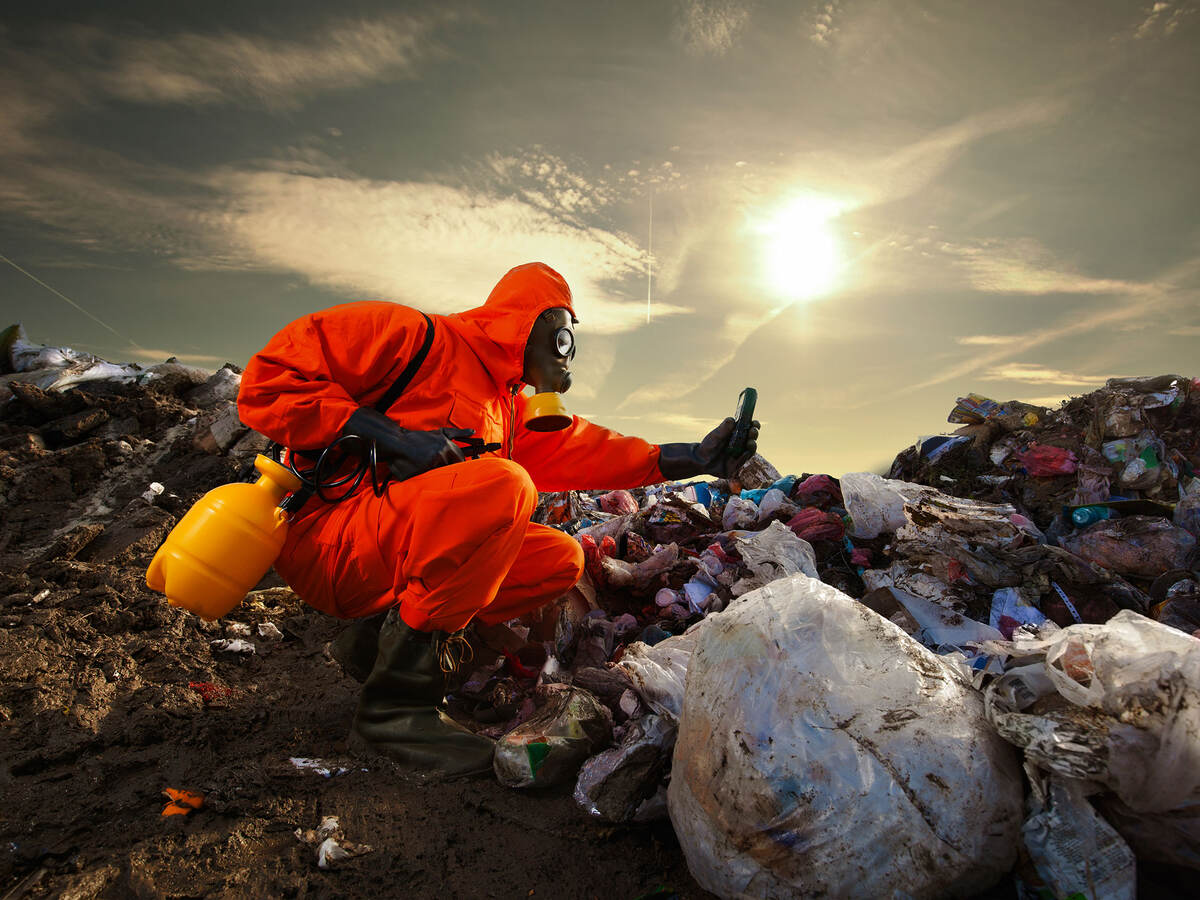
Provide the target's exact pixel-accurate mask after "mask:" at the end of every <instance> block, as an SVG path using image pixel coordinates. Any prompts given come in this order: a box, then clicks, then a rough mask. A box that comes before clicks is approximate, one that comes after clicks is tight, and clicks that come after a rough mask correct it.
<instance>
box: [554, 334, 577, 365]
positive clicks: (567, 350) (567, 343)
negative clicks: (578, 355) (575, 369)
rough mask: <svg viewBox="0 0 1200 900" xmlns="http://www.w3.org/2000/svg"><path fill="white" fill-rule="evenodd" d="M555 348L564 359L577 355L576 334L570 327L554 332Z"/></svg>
mask: <svg viewBox="0 0 1200 900" xmlns="http://www.w3.org/2000/svg"><path fill="white" fill-rule="evenodd" d="M554 349H555V350H556V351H557V352H558V355H559V356H561V357H563V358H564V359H569V358H570V357H572V356H574V355H575V335H574V334H573V333H572V332H571V329H570V328H560V329H558V331H556V332H555V333H554Z"/></svg>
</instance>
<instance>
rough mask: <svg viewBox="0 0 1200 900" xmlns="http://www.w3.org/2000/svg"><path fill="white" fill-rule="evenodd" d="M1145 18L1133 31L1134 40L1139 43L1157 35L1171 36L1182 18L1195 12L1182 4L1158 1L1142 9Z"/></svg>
mask: <svg viewBox="0 0 1200 900" xmlns="http://www.w3.org/2000/svg"><path fill="white" fill-rule="evenodd" d="M1143 11H1144V13H1145V16H1146V17H1145V18H1144V19H1142V21H1141V22H1140V23H1139V24H1138V26H1137V27H1136V28H1135V29H1134V31H1133V38H1134V40H1137V41H1140V40H1144V39H1145V38H1148V37H1154V36H1157V35H1164V36H1165V35H1169V34H1173V33H1174V32H1175V30H1176V29H1177V28H1178V27H1179V23H1180V22H1181V21H1182V20H1183V17H1184V16H1186V15H1189V14H1191V13H1193V12H1195V9H1194V8H1189V7H1188V6H1187V5H1185V4H1183V3H1167V2H1164V0H1158V2H1156V3H1154V4H1153V5H1151V6H1149V7H1146V8H1144V10H1143Z"/></svg>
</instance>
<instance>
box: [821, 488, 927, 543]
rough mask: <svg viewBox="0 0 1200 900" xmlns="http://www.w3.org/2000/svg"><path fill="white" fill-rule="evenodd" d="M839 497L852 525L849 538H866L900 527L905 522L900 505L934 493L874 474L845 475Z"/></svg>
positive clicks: (902, 506) (902, 507)
mask: <svg viewBox="0 0 1200 900" xmlns="http://www.w3.org/2000/svg"><path fill="white" fill-rule="evenodd" d="M841 484H842V496H843V497H844V498H845V501H846V511H847V512H848V513H850V518H851V520H852V522H853V524H852V525H851V528H850V535H851V537H856V538H863V539H869V538H874V537H879V535H881V534H885V533H890V532H893V531H895V530H896V529H897V528H900V527H901V526H903V525H904V523H905V522H906V521H907V520H906V519H905V517H904V504H905V502H906V501H909V500H916V499H917V498H918V497H921V496H924V495H926V494H930V493H934V489H933V488H930V487H926V486H925V485H923V484H911V483H910V482H907V481H897V480H895V479H893V478H882V477H880V476H879V475H876V474H875V473H874V472H847V473H846V474H845V475H843V476H842V479H841Z"/></svg>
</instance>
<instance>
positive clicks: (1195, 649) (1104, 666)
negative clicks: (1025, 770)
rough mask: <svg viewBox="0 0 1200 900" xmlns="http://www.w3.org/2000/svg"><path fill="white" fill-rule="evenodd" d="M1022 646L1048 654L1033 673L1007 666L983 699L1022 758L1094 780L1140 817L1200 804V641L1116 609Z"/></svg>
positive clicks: (1024, 651)
mask: <svg viewBox="0 0 1200 900" xmlns="http://www.w3.org/2000/svg"><path fill="white" fill-rule="evenodd" d="M1018 647H1019V653H1020V654H1021V656H1022V657H1024V658H1026V659H1030V658H1031V657H1034V656H1035V654H1039V653H1041V654H1044V655H1045V656H1044V661H1042V662H1041V663H1040V671H1038V670H1037V669H1036V668H1035V669H1033V670H1032V671H1034V672H1036V675H1037V677H1036V678H1034V679H1031V678H1030V677H1029V672H1030V671H1031V670H1030V669H1029V668H1026V667H1023V668H1021V669H1017V670H1010V671H1009V672H1008V673H1006V674H1005V675H1004V676H1003V677H1001V678H999V679H997V680H996V681H995V682H994V683H993V684H991V685H989V687H988V690H987V692H986V695H985V697H986V705H987V714H988V718H989V719H990V720H991V721H992V723H993V724H994V725H995V726H996V730H997V731H999V733H1000V734H1001V735H1003V736H1004V737H1005V738H1006V739H1007V740H1009V741H1011V742H1012V743H1014V744H1015V745H1017V746H1018V747H1021V748H1023V749H1024V751H1025V757H1026V759H1027V760H1029V761H1030V762H1032V763H1034V764H1036V765H1037V766H1039V767H1041V768H1043V769H1046V770H1048V771H1051V772H1054V773H1057V774H1058V775H1061V776H1063V777H1066V778H1076V779H1081V780H1091V781H1096V782H1099V783H1101V784H1103V785H1105V786H1107V787H1109V788H1110V789H1112V790H1113V791H1114V792H1115V793H1116V794H1117V796H1118V797H1119V798H1120V799H1121V801H1122V802H1123V803H1125V804H1126V805H1127V806H1128V807H1129V808H1130V809H1132V810H1133V811H1135V812H1138V813H1151V812H1159V811H1166V810H1174V809H1180V808H1183V807H1186V806H1196V805H1200V641H1197V640H1196V639H1195V638H1193V637H1191V636H1190V635H1187V634H1184V633H1183V632H1180V631H1177V630H1175V629H1174V628H1171V627H1169V626H1167V625H1163V624H1160V623H1158V622H1155V621H1153V620H1152V619H1148V618H1146V617H1145V616H1142V615H1139V614H1138V613H1135V612H1132V611H1131V610H1122V611H1121V612H1119V613H1117V614H1116V615H1115V616H1114V617H1113V618H1112V619H1110V620H1109V621H1108V622H1107V623H1106V624H1103V625H1072V626H1070V627H1069V628H1064V629H1062V630H1061V631H1059V632H1057V633H1056V634H1054V635H1053V636H1052V637H1050V638H1049V639H1047V640H1044V641H1032V642H1024V643H1022V644H1020V645H1018ZM1018 647H1014V648H1013V649H1014V650H1017V649H1018ZM1031 665H1034V666H1036V665H1037V663H1036V660H1035V661H1034V662H1033V663H1031ZM1014 682H1020V684H1015V683H1014ZM1055 698H1061V699H1060V700H1059V702H1058V703H1056V704H1050V705H1049V708H1045V709H1041V710H1040V711H1038V712H1036V713H1035V712H1034V710H1033V709H1031V708H1030V707H1031V706H1032V705H1033V703H1035V702H1036V701H1038V700H1046V699H1051V700H1053V699H1055ZM1063 701H1066V702H1063Z"/></svg>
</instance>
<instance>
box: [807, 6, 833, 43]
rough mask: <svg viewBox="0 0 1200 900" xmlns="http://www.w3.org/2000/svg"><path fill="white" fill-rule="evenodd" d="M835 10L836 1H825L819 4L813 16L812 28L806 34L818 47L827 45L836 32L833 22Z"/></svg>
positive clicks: (831, 41)
mask: <svg viewBox="0 0 1200 900" xmlns="http://www.w3.org/2000/svg"><path fill="white" fill-rule="evenodd" d="M837 12H838V5H837V3H826V4H824V5H822V6H820V7H819V8H818V11H817V14H816V16H815V17H814V18H813V23H812V30H811V31H810V32H809V34H808V39H809V40H810V41H812V42H813V43H814V44H816V45H817V46H819V47H828V46H829V45H830V44H831V43H833V38H834V35H836V34H837V26H836V25H835V24H834V16H835V15H837Z"/></svg>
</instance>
